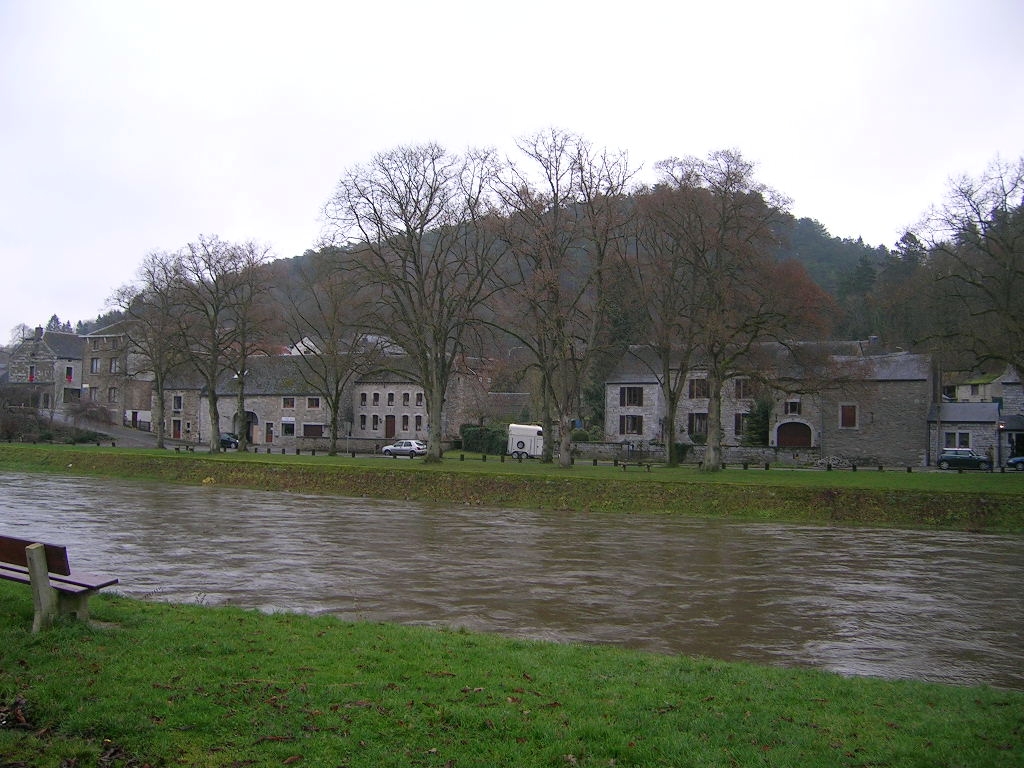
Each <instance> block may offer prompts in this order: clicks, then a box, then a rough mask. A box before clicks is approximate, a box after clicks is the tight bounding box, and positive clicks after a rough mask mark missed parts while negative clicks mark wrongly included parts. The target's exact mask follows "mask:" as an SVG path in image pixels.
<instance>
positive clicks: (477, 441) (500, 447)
mask: <svg viewBox="0 0 1024 768" xmlns="http://www.w3.org/2000/svg"><path fill="white" fill-rule="evenodd" d="M459 434H460V435H461V436H462V448H463V449H464V450H467V451H478V452H480V453H487V454H490V455H492V456H497V455H500V454H502V453H504V452H505V446H506V445H508V428H507V427H493V426H480V425H478V424H463V425H462V426H461V427H459Z"/></svg>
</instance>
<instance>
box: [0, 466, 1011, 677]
mask: <svg viewBox="0 0 1024 768" xmlns="http://www.w3.org/2000/svg"><path fill="white" fill-rule="evenodd" d="M0 533H4V534H9V535H14V536H19V537H21V538H38V539H42V540H45V541H52V542H56V543H63V544H67V545H68V546H69V551H70V556H71V561H72V565H73V567H79V568H81V569H82V570H93V571H101V572H106V573H111V574H113V575H115V576H118V577H119V578H120V580H121V583H120V585H119V586H118V587H117V589H119V590H120V591H121V592H123V593H124V594H127V595H131V596H133V597H145V598H150V599H158V600H169V601H175V602H202V603H205V604H209V605H219V604H232V605H238V606H244V607H250V608H258V609H260V610H263V611H299V612H305V613H316V614H320V613H329V614H333V615H336V616H338V617H340V618H343V619H352V620H358V619H366V620H373V621H396V622H402V623H407V624H423V625H430V626H448V627H466V628H468V629H473V630H480V631H485V632H497V633H502V634H507V635H512V636H516V637H528V638H541V639H547V640H556V641H560V642H570V641H571V642H587V643H607V644H612V645H619V646H628V647H631V648H640V649H645V650H650V651H657V652H667V653H682V654H693V655H706V656H712V657H715V658H720V659H728V660H745V661H752V662H758V663H769V664H777V665H790V666H812V667H819V668H823V669H828V670H833V671H836V672H840V673H843V674H854V675H873V676H881V677H889V678H916V679H925V680H932V681H938V682H946V683H955V684H975V683H989V684H992V685H997V686H1002V687H1008V688H1015V689H1020V690H1024V537H1019V536H989V535H984V536H983V535H977V534H965V533H945V532H940V533H933V532H921V531H890V530H877V529H868V530H863V529H848V528H829V527H814V526H803V525H784V524H774V523H773V524H757V523H731V522H722V521H712V520H702V519H686V518H679V517H664V516H654V515H651V516H646V515H629V516H626V515H609V514H588V513H582V512H580V513H566V512H546V511H526V510H504V509H487V508H478V507H455V508H450V507H439V506H429V505H422V504H413V503H403V502H386V501H375V500H369V499H346V498H337V497H328V496H312V495H303V494H290V493H268V492H262V491H247V490H238V489H227V488H218V487H184V486H173V485H162V484H154V483H132V482H122V481H112V480H105V479H83V478H65V477H47V476H42V475H21V474H12V473H0Z"/></svg>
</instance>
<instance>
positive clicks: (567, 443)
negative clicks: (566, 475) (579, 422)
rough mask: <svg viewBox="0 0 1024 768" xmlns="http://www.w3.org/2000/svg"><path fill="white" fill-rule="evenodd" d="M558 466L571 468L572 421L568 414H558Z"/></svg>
mask: <svg viewBox="0 0 1024 768" xmlns="http://www.w3.org/2000/svg"><path fill="white" fill-rule="evenodd" d="M558 432H559V435H558V466H560V467H562V468H563V469H567V468H569V467H571V466H572V419H571V418H570V416H569V414H568V413H560V414H558Z"/></svg>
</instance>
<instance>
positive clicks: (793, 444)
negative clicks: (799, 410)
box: [777, 421, 811, 448]
mask: <svg viewBox="0 0 1024 768" xmlns="http://www.w3.org/2000/svg"><path fill="white" fill-rule="evenodd" d="M777 444H778V446H779V448H810V447H811V428H810V427H808V426H807V425H806V424H801V423H799V422H796V421H790V422H787V423H786V424H780V425H779V431H778V441H777Z"/></svg>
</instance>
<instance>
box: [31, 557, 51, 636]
mask: <svg viewBox="0 0 1024 768" xmlns="http://www.w3.org/2000/svg"><path fill="white" fill-rule="evenodd" d="M25 555H26V558H27V560H28V577H29V581H30V582H31V585H32V604H33V605H34V606H35V609H36V615H35V618H34V619H33V620H32V631H33V632H39V631H40V630H43V629H46V628H47V627H49V626H50V625H51V624H53V619H54V617H55V616H56V615H57V610H58V609H57V590H55V589H54V588H53V587H51V586H50V573H49V569H48V568H47V565H46V549H45V548H44V547H43V545H42V544H30V545H29V546H27V547H26V548H25Z"/></svg>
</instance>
